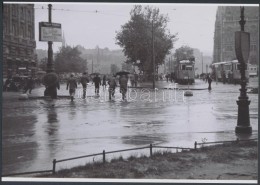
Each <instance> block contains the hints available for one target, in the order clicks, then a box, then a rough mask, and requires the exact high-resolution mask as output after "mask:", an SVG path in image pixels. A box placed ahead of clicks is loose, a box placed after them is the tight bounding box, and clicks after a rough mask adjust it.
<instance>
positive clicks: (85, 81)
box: [80, 72, 89, 99]
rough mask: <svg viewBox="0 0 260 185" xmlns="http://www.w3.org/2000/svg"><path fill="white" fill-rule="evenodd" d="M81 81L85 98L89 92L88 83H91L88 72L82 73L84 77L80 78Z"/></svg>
mask: <svg viewBox="0 0 260 185" xmlns="http://www.w3.org/2000/svg"><path fill="white" fill-rule="evenodd" d="M80 83H81V85H82V87H83V99H85V98H86V93H87V84H88V83H89V79H88V75H87V72H84V73H83V74H82V77H81V78H80Z"/></svg>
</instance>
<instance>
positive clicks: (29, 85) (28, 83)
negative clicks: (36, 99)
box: [24, 77, 34, 94]
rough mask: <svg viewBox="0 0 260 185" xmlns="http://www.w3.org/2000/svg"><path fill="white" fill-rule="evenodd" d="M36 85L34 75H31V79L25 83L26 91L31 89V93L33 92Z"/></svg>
mask: <svg viewBox="0 0 260 185" xmlns="http://www.w3.org/2000/svg"><path fill="white" fill-rule="evenodd" d="M33 86H34V80H33V78H32V77H30V78H29V79H27V81H26V84H25V88H24V93H27V91H28V90H29V94H31V93H32V89H33Z"/></svg>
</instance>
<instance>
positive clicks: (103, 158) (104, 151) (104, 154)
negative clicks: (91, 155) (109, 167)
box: [103, 150, 106, 163]
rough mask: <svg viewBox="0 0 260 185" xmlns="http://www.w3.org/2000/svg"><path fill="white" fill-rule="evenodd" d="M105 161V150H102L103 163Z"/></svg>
mask: <svg viewBox="0 0 260 185" xmlns="http://www.w3.org/2000/svg"><path fill="white" fill-rule="evenodd" d="M105 162H106V152H105V150H103V163H105Z"/></svg>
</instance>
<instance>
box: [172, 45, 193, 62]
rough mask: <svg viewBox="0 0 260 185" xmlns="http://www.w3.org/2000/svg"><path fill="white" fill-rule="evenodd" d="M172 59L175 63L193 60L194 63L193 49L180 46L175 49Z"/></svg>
mask: <svg viewBox="0 0 260 185" xmlns="http://www.w3.org/2000/svg"><path fill="white" fill-rule="evenodd" d="M174 57H175V59H176V60H177V61H180V60H193V61H194V55H193V49H192V48H191V47H189V46H182V47H180V48H178V49H176V51H175V53H174Z"/></svg>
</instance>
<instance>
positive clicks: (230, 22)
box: [213, 6, 259, 65]
mask: <svg viewBox="0 0 260 185" xmlns="http://www.w3.org/2000/svg"><path fill="white" fill-rule="evenodd" d="M244 16H245V20H246V24H245V31H246V32H249V33H250V56H249V63H250V64H254V65H256V64H258V61H259V7H249V6H245V10H244ZM239 21H240V7H239V6H235V7H234V6H233V7H232V6H219V7H218V9H217V14H216V22H215V33H214V51H213V63H215V62H223V61H230V60H234V59H236V53H235V32H236V31H240V24H239Z"/></svg>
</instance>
